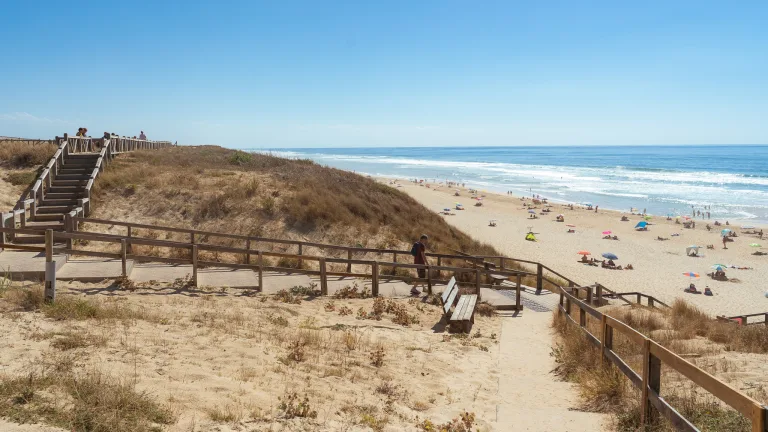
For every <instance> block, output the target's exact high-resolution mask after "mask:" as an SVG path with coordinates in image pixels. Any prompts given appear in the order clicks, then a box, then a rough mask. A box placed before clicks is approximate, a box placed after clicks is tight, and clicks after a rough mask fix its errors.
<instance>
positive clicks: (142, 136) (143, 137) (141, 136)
mask: <svg viewBox="0 0 768 432" xmlns="http://www.w3.org/2000/svg"><path fill="white" fill-rule="evenodd" d="M139 139H140V140H146V139H147V136H146V135H144V131H141V133H140V134H139Z"/></svg>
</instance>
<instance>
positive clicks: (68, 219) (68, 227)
mask: <svg viewBox="0 0 768 432" xmlns="http://www.w3.org/2000/svg"><path fill="white" fill-rule="evenodd" d="M64 231H66V232H67V233H68V234H72V231H73V230H72V215H71V214H69V213H67V214H65V215H64ZM67 249H72V238H68V239H67Z"/></svg>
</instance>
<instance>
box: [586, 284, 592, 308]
mask: <svg viewBox="0 0 768 432" xmlns="http://www.w3.org/2000/svg"><path fill="white" fill-rule="evenodd" d="M587 304H588V305H590V306H591V305H592V287H587Z"/></svg>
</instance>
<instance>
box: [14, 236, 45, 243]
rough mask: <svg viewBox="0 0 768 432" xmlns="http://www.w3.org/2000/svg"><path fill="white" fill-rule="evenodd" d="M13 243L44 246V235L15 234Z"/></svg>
mask: <svg viewBox="0 0 768 432" xmlns="http://www.w3.org/2000/svg"><path fill="white" fill-rule="evenodd" d="M13 242H14V243H16V244H23V245H29V244H45V234H40V235H32V234H16V235H15V236H14V238H13Z"/></svg>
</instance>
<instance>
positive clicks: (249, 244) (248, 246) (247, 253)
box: [245, 239, 251, 264]
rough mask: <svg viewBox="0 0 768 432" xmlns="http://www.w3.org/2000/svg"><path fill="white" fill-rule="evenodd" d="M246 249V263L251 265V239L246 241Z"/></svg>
mask: <svg viewBox="0 0 768 432" xmlns="http://www.w3.org/2000/svg"><path fill="white" fill-rule="evenodd" d="M245 249H246V250H247V252H246V253H245V263H246V264H250V263H251V239H246V240H245Z"/></svg>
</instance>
